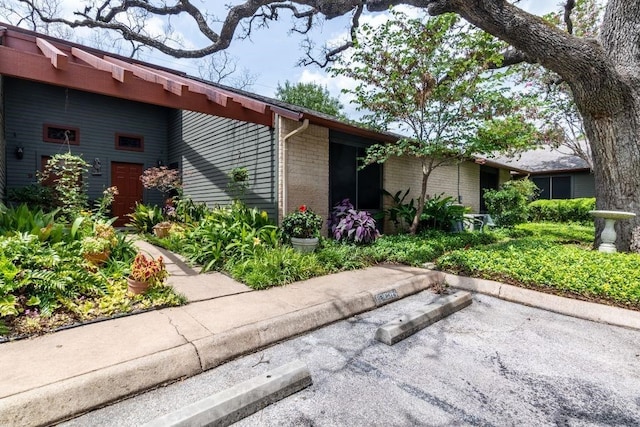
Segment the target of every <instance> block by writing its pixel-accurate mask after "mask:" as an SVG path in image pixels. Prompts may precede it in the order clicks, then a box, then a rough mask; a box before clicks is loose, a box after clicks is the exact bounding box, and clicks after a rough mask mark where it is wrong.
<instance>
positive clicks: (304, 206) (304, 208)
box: [298, 205, 307, 212]
mask: <svg viewBox="0 0 640 427" xmlns="http://www.w3.org/2000/svg"><path fill="white" fill-rule="evenodd" d="M298 210H299V211H300V212H306V211H307V205H300V207H299V208H298Z"/></svg>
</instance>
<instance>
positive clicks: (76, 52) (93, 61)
mask: <svg viewBox="0 0 640 427" xmlns="http://www.w3.org/2000/svg"><path fill="white" fill-rule="evenodd" d="M71 54H72V55H73V56H75V57H76V58H78V59H81V60H82V61H84V62H86V63H87V64H89V65H91V66H92V67H93V68H96V69H98V70H101V71H108V72H110V73H111V77H113V78H114V79H116V80H117V81H119V82H121V83H125V82H127V81H129V80H130V79H131V77H132V76H133V73H132V72H131V71H129V70H125V69H124V68H122V67H120V66H118V65H116V64H112V63H110V62H107V61H105V60H104V59H102V58H99V57H97V56H95V55H92V54H90V53H89V52H85V51H84V50H82V49H78V48H77V47H72V48H71Z"/></svg>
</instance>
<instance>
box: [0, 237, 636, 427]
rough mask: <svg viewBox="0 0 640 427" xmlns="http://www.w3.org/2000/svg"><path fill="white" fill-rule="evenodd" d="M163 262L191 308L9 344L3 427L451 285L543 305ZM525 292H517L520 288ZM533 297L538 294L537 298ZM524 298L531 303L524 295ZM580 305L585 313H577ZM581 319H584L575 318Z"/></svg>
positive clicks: (422, 284) (1, 384) (395, 269)
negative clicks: (285, 279) (460, 291)
mask: <svg viewBox="0 0 640 427" xmlns="http://www.w3.org/2000/svg"><path fill="white" fill-rule="evenodd" d="M136 244H137V245H138V246H139V247H140V248H141V249H142V250H144V251H146V252H148V253H150V254H152V255H154V256H158V255H160V254H162V255H163V256H164V257H165V259H166V261H167V268H168V270H169V271H170V273H171V277H170V278H169V280H168V282H169V284H170V285H172V286H173V287H174V288H175V289H176V290H177V291H178V292H180V293H183V294H184V295H185V296H186V297H187V298H188V300H189V304H187V305H185V306H182V307H176V308H168V309H163V310H157V311H151V312H147V313H142V314H137V315H134V316H127V317H122V318H118V319H113V320H108V321H104V322H99V323H93V324H89V325H85V326H81V327H77V328H72V329H68V330H64V331H60V332H56V333H53V334H49V335H45V336H41V337H36V338H33V339H27V340H20V341H14V342H9V343H5V344H1V345H0V367H1V368H0V425H2V426H4V425H11V426H21V425H42V424H50V423H53V422H55V421H59V420H63V419H65V418H69V417H72V416H74V415H77V414H80V413H82V412H85V411H88V410H91V409H93V408H96V407H98V406H101V405H104V404H106V403H108V402H112V401H115V400H118V399H122V398H124V397H126V396H129V395H132V394H135V393H138V392H141V391H143V390H146V389H149V388H152V387H156V386H158V385H161V384H163V383H167V382H172V381H176V380H179V379H181V378H184V377H188V376H192V375H197V374H199V373H201V372H203V371H205V370H207V369H211V368H213V367H215V366H217V365H220V364H221V363H223V362H225V361H227V360H230V359H232V358H235V357H237V356H239V355H241V354H245V353H249V352H252V351H255V350H257V349H259V348H261V347H265V346H267V345H270V344H273V343H276V342H278V341H281V340H284V339H287V338H290V337H293V336H295V335H298V334H302V333H304V332H307V331H309V330H313V329H316V328H318V327H320V326H324V325H327V324H329V323H332V322H335V321H337V320H341V319H345V318H348V317H351V316H353V315H355V314H357V313H361V312H364V311H368V310H372V309H375V308H376V307H377V306H380V305H382V304H385V303H388V302H391V301H395V300H397V299H400V298H403V297H405V296H408V295H410V294H414V293H416V292H419V291H422V290H424V289H427V288H429V287H430V286H432V285H433V284H435V283H438V282H442V281H444V280H445V277H446V280H447V281H448V282H449V283H450V284H451V285H454V286H459V287H462V288H466V289H470V290H474V291H478V292H484V293H488V294H491V295H494V296H499V297H505V293H506V294H508V295H507V296H509V298H507V299H511V300H512V301H516V302H518V298H522V299H523V301H522V302H524V303H526V304H528V305H534V306H535V305H536V297H535V295H540V294H539V293H536V292H534V293H533V295H529V294H526V295H524V294H522V293H520V294H518V292H516V291H515V290H514V291H509V288H512V287H509V288H507V286H508V285H502V284H499V283H496V282H489V281H475V280H473V279H461V278H457V277H456V276H449V275H447V276H445V275H444V274H442V273H440V272H435V271H430V270H425V269H419V268H411V267H406V266H398V265H379V266H375V267H371V268H367V269H364V270H358V271H348V272H343V273H338V274H333V275H329V276H324V277H318V278H314V279H310V280H306V281H303V282H297V283H294V284H291V285H288V286H284V287H279V288H273V289H269V290H265V291H252V290H251V289H249V288H248V287H246V286H244V285H243V284H241V283H238V282H236V281H234V280H232V279H230V278H228V277H227V276H224V275H222V274H220V273H212V274H201V275H199V274H197V271H195V270H193V269H192V268H190V267H189V266H188V265H187V264H186V263H185V262H184V261H183V260H182V259H180V258H179V257H178V256H176V255H175V254H171V253H168V252H166V251H163V250H161V249H158V248H156V247H153V246H151V245H148V244H146V243H144V242H137V243H136ZM516 289H518V288H516ZM528 292H533V291H528ZM522 295H524V296H522ZM549 298H551V300H552V301H553V304H554V306H553V307H551V308H549V307H545V308H546V309H552V310H553V311H558V312H562V310H563V307H565V306H566V307H571V310H573V311H576V310H577V313H578V315H579V317H584V318H590V316H591V320H598V321H604V322H608V323H612V324H620V325H622V326H627V327H636V328H638V329H640V313H638V312H633V311H629V310H623V309H617V308H612V307H605V306H600V305H597V304H593V305H594V306H597V307H598V311H597V313H596V314H595V315H592V314H590V312H591V310H592V307H591V306H589V305H584V304H589V303H584V302H581V301H574V300H568V299H566V298H561V297H555V296H550V295H544V294H543V295H542V297H541V298H540V299H541V300H543V302H544V303H545V304H548V301H549ZM576 307H577V308H576ZM603 313H605V314H603ZM570 314H572V315H575V314H576V313H573V312H572V313H570Z"/></svg>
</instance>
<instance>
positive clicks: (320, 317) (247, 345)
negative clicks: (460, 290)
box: [193, 271, 444, 370]
mask: <svg viewBox="0 0 640 427" xmlns="http://www.w3.org/2000/svg"><path fill="white" fill-rule="evenodd" d="M442 280H444V276H443V275H442V273H440V272H435V271H430V272H426V273H425V274H421V275H418V276H414V277H411V278H409V279H405V280H401V281H398V282H396V283H394V284H392V285H390V286H387V287H384V288H379V289H377V290H375V291H373V292H372V291H364V292H360V293H357V294H355V295H352V296H351V297H350V298H349V299H347V300H340V299H334V300H332V301H329V302H325V303H322V304H318V305H314V306H311V307H308V308H305V309H302V310H298V311H294V312H291V313H288V314H285V315H284V316H279V317H275V318H272V319H267V320H263V321H261V322H257V323H252V324H250V325H246V326H242V327H240V328H236V329H232V330H230V331H227V332H224V333H221V334H216V335H212V336H210V337H205V338H202V339H199V340H196V341H194V342H193V345H195V347H196V349H197V351H198V354H200V358H201V363H202V367H203V369H204V370H207V369H211V368H214V367H216V366H218V365H220V364H222V363H224V362H225V361H227V360H230V359H233V358H236V357H239V356H241V355H243V354H246V353H248V352H251V351H256V350H258V349H260V348H263V347H266V346H269V345H271V344H275V343H277V342H280V341H283V340H285V339H288V338H292V337H294V336H297V335H300V334H303V333H305V332H308V331H311V330H314V329H317V328H320V327H322V326H326V325H329V324H331V323H334V322H337V321H339V320H342V319H346V318H348V317H351V316H354V315H356V314H360V313H364V312H365V311H369V310H373V309H375V308H377V307H379V306H380V305H382V304H376V296H377V295H380V294H383V293H384V294H388V293H392V291H395V294H396V297H394V298H392V299H388V300H386V301H385V302H384V303H385V304H386V303H391V302H393V301H396V300H398V299H400V298H404V297H406V296H408V295H412V294H415V293H418V292H420V291H423V290H425V289H428V288H429V287H431V286H432V285H433V284H435V283H438V282H441V281H442Z"/></svg>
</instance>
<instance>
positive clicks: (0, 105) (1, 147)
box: [0, 76, 15, 200]
mask: <svg viewBox="0 0 640 427" xmlns="http://www.w3.org/2000/svg"><path fill="white" fill-rule="evenodd" d="M4 80H5V79H4V77H3V76H0V200H3V199H4V196H5V187H6V184H7V174H6V172H7V156H8V155H9V154H11V153H7V141H6V140H5V138H4ZM14 150H15V148H14Z"/></svg>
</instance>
